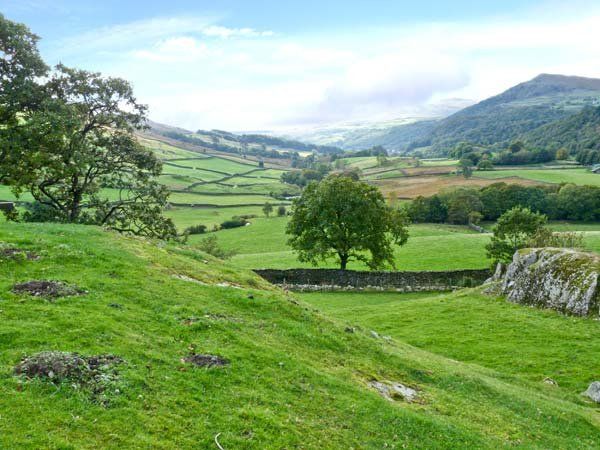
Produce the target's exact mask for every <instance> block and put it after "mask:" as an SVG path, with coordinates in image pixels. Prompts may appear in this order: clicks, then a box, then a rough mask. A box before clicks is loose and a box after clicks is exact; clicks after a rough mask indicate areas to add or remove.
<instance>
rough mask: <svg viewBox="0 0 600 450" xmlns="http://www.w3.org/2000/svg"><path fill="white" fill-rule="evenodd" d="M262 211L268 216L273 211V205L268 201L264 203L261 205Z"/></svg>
mask: <svg viewBox="0 0 600 450" xmlns="http://www.w3.org/2000/svg"><path fill="white" fill-rule="evenodd" d="M262 210H263V213H265V216H267V217H269V215H270V214H271V213H272V212H273V205H271V204H270V203H269V202H267V203H265V206H263V209H262Z"/></svg>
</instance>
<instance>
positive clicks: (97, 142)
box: [3, 65, 176, 238]
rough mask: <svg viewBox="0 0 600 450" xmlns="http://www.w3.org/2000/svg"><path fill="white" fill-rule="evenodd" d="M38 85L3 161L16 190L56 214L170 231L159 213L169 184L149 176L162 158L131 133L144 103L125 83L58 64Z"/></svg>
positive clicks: (149, 231)
mask: <svg viewBox="0 0 600 450" xmlns="http://www.w3.org/2000/svg"><path fill="white" fill-rule="evenodd" d="M44 92H45V97H44V99H43V100H42V101H41V103H40V105H39V107H38V108H37V109H36V111H34V112H32V113H31V114H29V115H27V117H25V118H23V120H22V121H21V123H20V124H18V125H17V126H16V128H18V136H19V139H18V140H13V141H12V145H11V146H10V148H9V149H8V154H7V158H6V164H4V166H3V174H4V180H5V182H7V183H8V184H10V185H11V186H12V189H13V191H14V192H15V194H16V195H20V194H21V193H22V192H24V191H29V192H30V193H31V194H32V196H33V197H34V198H35V200H36V201H37V202H38V203H40V204H42V205H45V206H46V207H48V208H51V209H53V210H54V211H55V214H56V215H57V217H59V218H60V220H61V221H65V222H80V223H95V224H99V225H104V226H108V227H110V228H113V229H116V230H119V231H127V232H131V233H135V234H144V235H148V236H151V237H158V238H169V237H174V236H175V235H176V231H175V227H174V225H173V223H172V222H171V221H170V220H169V219H165V218H164V217H163V216H162V210H163V208H164V206H165V205H166V203H167V198H168V190H167V188H166V187H165V186H162V185H160V184H158V183H157V182H156V181H155V177H157V176H158V175H160V174H161V172H162V164H161V162H160V161H159V160H158V159H157V158H156V156H155V155H154V154H153V153H152V152H151V151H150V150H147V149H145V148H144V147H142V146H141V145H140V144H139V143H138V141H137V139H136V137H135V135H134V132H135V131H136V130H141V129H143V128H144V125H145V120H146V115H145V114H146V107H145V106H143V105H140V104H138V103H137V101H136V99H135V97H134V95H133V90H132V88H131V86H130V85H129V83H127V82H126V81H125V80H122V79H118V78H103V77H102V76H101V75H100V74H98V73H91V72H87V71H83V70H76V69H70V68H67V67H65V66H63V65H58V66H57V67H56V71H55V72H54V74H53V75H52V77H51V78H50V79H49V80H48V81H47V82H46V83H45V85H44ZM9 128H15V127H13V126H9ZM106 188H111V191H110V193H109V191H107V189H106Z"/></svg>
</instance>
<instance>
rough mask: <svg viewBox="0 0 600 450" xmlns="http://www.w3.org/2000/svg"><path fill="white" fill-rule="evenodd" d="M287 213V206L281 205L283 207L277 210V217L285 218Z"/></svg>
mask: <svg viewBox="0 0 600 450" xmlns="http://www.w3.org/2000/svg"><path fill="white" fill-rule="evenodd" d="M286 213H287V210H286V209H285V206H283V205H281V206H279V208H277V215H278V216H279V217H283V216H285V215H286Z"/></svg>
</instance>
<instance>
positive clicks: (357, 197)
mask: <svg viewBox="0 0 600 450" xmlns="http://www.w3.org/2000/svg"><path fill="white" fill-rule="evenodd" d="M407 222H408V220H407V218H406V216H405V215H404V214H403V213H402V212H401V211H399V210H396V209H392V208H390V207H388V206H387V204H386V202H385V199H384V198H383V195H382V194H381V192H380V191H379V190H378V189H377V188H376V187H374V186H370V185H368V184H366V183H364V182H361V181H356V180H353V179H352V178H350V177H347V176H344V175H341V176H340V175H330V176H329V177H327V178H325V179H324V180H323V181H321V182H318V183H317V182H312V183H310V184H309V185H308V186H307V187H306V189H305V190H304V192H303V193H302V196H301V197H300V198H298V199H296V200H295V201H294V205H293V214H292V217H291V220H290V222H289V223H288V227H287V233H288V234H289V235H290V236H291V237H290V239H289V241H288V243H289V245H290V246H291V247H292V248H293V249H294V250H296V251H297V252H298V256H299V259H300V261H304V262H310V263H313V264H315V265H316V264H317V263H318V261H319V260H323V261H324V260H327V259H329V258H332V257H333V258H337V260H338V261H339V264H340V268H341V269H342V270H344V269H346V267H347V265H348V262H349V261H352V260H358V261H363V262H364V263H366V264H367V265H368V266H369V267H370V268H372V269H379V268H383V267H385V266H387V265H389V266H392V267H395V264H394V245H403V244H404V243H406V241H407V239H408V230H407Z"/></svg>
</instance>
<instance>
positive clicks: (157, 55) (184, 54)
mask: <svg viewBox="0 0 600 450" xmlns="http://www.w3.org/2000/svg"><path fill="white" fill-rule="evenodd" d="M207 55H209V50H208V47H207V45H206V44H204V43H202V42H198V41H197V40H196V39H194V38H191V37H177V38H170V39H165V40H163V41H160V42H158V43H156V44H155V45H154V47H153V48H152V49H149V50H136V51H134V52H133V56H134V57H135V58H138V59H142V60H144V59H145V60H149V61H155V62H193V61H196V60H198V59H199V58H202V57H206V56H207Z"/></svg>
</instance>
